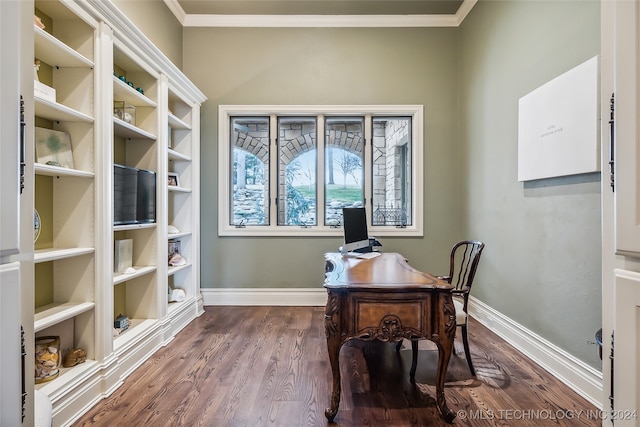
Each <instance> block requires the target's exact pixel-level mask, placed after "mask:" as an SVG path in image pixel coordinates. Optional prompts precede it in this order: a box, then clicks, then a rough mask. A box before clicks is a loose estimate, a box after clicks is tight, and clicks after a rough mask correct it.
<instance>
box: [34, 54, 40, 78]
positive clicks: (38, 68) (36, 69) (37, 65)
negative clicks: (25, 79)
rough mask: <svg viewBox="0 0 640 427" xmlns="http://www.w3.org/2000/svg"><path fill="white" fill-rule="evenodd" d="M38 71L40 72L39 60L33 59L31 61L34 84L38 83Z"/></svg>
mask: <svg viewBox="0 0 640 427" xmlns="http://www.w3.org/2000/svg"><path fill="white" fill-rule="evenodd" d="M38 71H40V60H39V59H34V60H33V81H35V82H39V81H40V77H38Z"/></svg>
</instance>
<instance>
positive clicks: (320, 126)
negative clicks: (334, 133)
mask: <svg viewBox="0 0 640 427" xmlns="http://www.w3.org/2000/svg"><path fill="white" fill-rule="evenodd" d="M324 135H325V131H324V116H323V115H319V116H318V117H317V129H316V141H317V143H318V145H317V147H316V152H317V156H316V161H317V166H316V168H317V169H316V175H317V179H316V221H317V224H318V227H320V228H324V226H325V219H324V216H325V206H324V204H325V196H326V195H325V194H324V192H325V185H324V183H325V178H324V147H325V143H324Z"/></svg>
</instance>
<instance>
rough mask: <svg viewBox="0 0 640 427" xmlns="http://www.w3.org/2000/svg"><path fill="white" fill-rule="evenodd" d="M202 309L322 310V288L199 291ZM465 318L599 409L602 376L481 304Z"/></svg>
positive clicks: (473, 302) (473, 304)
mask: <svg viewBox="0 0 640 427" xmlns="http://www.w3.org/2000/svg"><path fill="white" fill-rule="evenodd" d="M200 291H201V293H202V298H203V300H204V305H208V306H213V305H245V306H247V305H273V306H325V305H326V303H327V291H326V289H324V288H320V289H307V288H289V289H287V288H266V289H264V288H237V289H231V288H201V290H200ZM469 314H470V315H471V316H472V317H474V318H475V319H477V320H478V321H479V322H480V323H482V324H483V325H485V326H486V327H488V328H489V329H490V330H491V331H492V332H494V333H495V334H496V335H498V336H499V337H500V338H502V339H504V340H505V341H507V342H508V343H509V344H511V345H512V346H514V347H515V348H516V349H518V350H519V351H521V352H522V353H523V354H524V355H525V356H527V357H528V358H529V359H531V360H532V361H533V362H534V363H536V364H538V365H540V366H541V367H542V368H544V369H545V370H547V371H548V372H549V373H551V374H552V375H553V376H555V377H556V378H558V379H559V380H560V381H562V382H563V383H565V384H566V385H567V386H569V387H570V388H571V389H572V390H574V391H575V392H576V393H578V394H579V395H580V396H582V397H584V398H585V399H587V400H588V401H589V402H591V403H592V404H593V405H595V406H596V407H597V408H599V409H601V408H602V406H603V405H602V399H603V391H602V373H601V372H599V371H598V370H596V369H594V368H592V367H591V366H589V365H587V364H586V363H584V362H582V361H581V360H579V359H577V358H575V357H574V356H572V355H570V354H569V353H567V352H566V351H564V350H562V349H561V348H559V347H557V346H556V345H554V344H552V343H551V342H549V341H547V340H546V339H544V338H543V337H541V336H539V335H537V334H536V333H534V332H532V331H530V330H528V329H527V328H525V327H523V326H522V325H520V324H518V323H516V322H514V321H513V320H511V319H510V318H508V317H506V316H504V315H503V314H502V313H499V312H498V311H496V310H494V309H493V308H491V307H489V306H488V305H486V304H484V303H483V302H482V301H479V300H477V299H475V298H474V297H471V298H470V299H469Z"/></svg>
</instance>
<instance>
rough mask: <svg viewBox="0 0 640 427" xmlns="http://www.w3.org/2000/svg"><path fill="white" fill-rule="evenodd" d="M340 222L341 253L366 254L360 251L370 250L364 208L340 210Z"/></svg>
mask: <svg viewBox="0 0 640 427" xmlns="http://www.w3.org/2000/svg"><path fill="white" fill-rule="evenodd" d="M342 221H343V225H342V227H343V229H344V245H343V246H342V253H343V254H345V253H347V252H366V251H363V250H362V249H365V248H370V245H369V233H368V231H367V212H366V210H365V208H342Z"/></svg>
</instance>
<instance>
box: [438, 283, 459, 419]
mask: <svg viewBox="0 0 640 427" xmlns="http://www.w3.org/2000/svg"><path fill="white" fill-rule="evenodd" d="M440 298H442V299H443V305H442V310H443V313H444V317H443V318H442V321H443V322H444V331H442V332H444V333H441V334H439V336H438V338H437V340H436V341H435V342H436V344H437V347H438V371H437V374H436V403H437V404H438V410H439V411H440V415H442V418H444V420H445V421H446V422H448V423H451V422H453V419H454V418H455V417H456V415H455V413H454V412H453V411H452V410H451V409H449V407H448V406H447V401H446V399H445V396H444V378H445V375H446V373H447V366H448V365H449V359H451V353H452V351H453V341H454V338H455V334H456V309H455V307H454V305H453V300H452V299H451V294H445V293H442V294H440ZM441 330H442V328H441Z"/></svg>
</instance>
